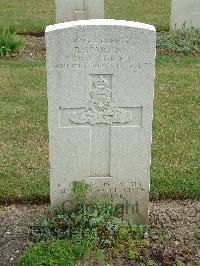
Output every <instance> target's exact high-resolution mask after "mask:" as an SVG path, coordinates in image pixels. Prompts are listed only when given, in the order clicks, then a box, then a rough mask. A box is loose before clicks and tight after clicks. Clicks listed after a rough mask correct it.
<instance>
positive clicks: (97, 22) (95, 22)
mask: <svg viewBox="0 0 200 266" xmlns="http://www.w3.org/2000/svg"><path fill="white" fill-rule="evenodd" d="M78 26H124V27H131V28H138V29H144V30H149V31H154V32H156V29H155V27H154V26H153V25H149V24H144V23H140V22H134V21H127V20H115V19H91V20H78V21H70V22H65V23H59V24H54V25H49V26H47V27H46V30H45V32H46V33H48V32H52V31H56V30H62V29H66V28H74V27H78Z"/></svg>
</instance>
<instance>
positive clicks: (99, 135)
mask: <svg viewBox="0 0 200 266" xmlns="http://www.w3.org/2000/svg"><path fill="white" fill-rule="evenodd" d="M46 44H47V74H48V102H49V142H50V143H49V145H50V166H51V202H52V204H53V205H55V204H58V203H61V202H63V201H68V200H70V199H71V195H70V194H71V193H70V190H71V187H72V183H73V181H78V180H86V181H87V182H89V183H90V184H91V185H92V187H91V195H90V199H93V198H95V197H99V196H102V197H104V198H107V199H112V200H113V201H114V202H115V203H116V204H123V205H121V206H120V208H121V209H120V211H122V212H123V215H124V216H129V217H131V218H133V219H135V220H136V221H138V222H145V221H146V220H147V217H148V203H149V199H148V198H149V186H150V160H151V140H152V117H153V92H154V61H155V53H156V32H155V28H154V27H153V26H151V25H146V24H141V23H135V22H130V21H129V22H128V21H115V20H90V21H78V22H69V23H63V24H57V25H53V26H48V27H47V29H46Z"/></svg>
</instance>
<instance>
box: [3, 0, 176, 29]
mask: <svg viewBox="0 0 200 266" xmlns="http://www.w3.org/2000/svg"><path fill="white" fill-rule="evenodd" d="M170 6H171V0H105V16H106V18H113V19H126V20H135V21H140V22H144V23H148V24H153V25H154V26H156V28H157V30H158V31H165V30H169V18H170ZM54 23H55V0H1V1H0V29H1V28H4V27H6V26H8V25H9V26H10V28H11V30H13V31H17V32H41V31H44V29H45V27H46V25H49V24H54Z"/></svg>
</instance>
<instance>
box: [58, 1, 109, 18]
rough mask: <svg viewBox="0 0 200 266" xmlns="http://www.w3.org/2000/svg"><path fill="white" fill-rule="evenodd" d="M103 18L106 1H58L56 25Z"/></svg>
mask: <svg viewBox="0 0 200 266" xmlns="http://www.w3.org/2000/svg"><path fill="white" fill-rule="evenodd" d="M103 18H104V0H56V23H62V22H67V21H75V20H83V19H103Z"/></svg>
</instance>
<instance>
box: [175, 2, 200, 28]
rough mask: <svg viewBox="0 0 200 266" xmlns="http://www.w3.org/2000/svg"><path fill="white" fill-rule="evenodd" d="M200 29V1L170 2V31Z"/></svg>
mask: <svg viewBox="0 0 200 266" xmlns="http://www.w3.org/2000/svg"><path fill="white" fill-rule="evenodd" d="M182 27H186V28H188V27H194V28H200V0H172V7H171V26H170V28H171V30H176V29H181V28H182Z"/></svg>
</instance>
